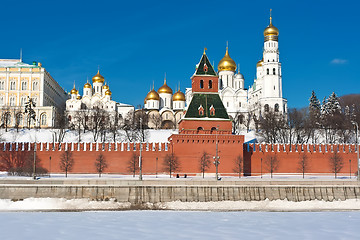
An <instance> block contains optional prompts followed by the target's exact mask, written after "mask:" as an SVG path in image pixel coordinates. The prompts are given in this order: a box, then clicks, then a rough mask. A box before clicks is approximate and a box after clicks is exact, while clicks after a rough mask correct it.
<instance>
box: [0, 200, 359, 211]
mask: <svg viewBox="0 0 360 240" xmlns="http://www.w3.org/2000/svg"><path fill="white" fill-rule="evenodd" d="M130 207H131V205H130V203H121V202H116V201H114V200H112V199H109V201H90V200H88V199H71V200H67V199H64V198H27V199H24V200H23V201H15V202H14V201H11V200H10V199H0V211H40V210H41V211H44V210H48V211H50V210H51V211H52V210H64V211H78V210H97V209H100V210H129V209H131V208H130ZM142 207H143V208H145V209H159V210H201V211H211V210H216V211H323V210H360V200H357V199H348V200H345V201H340V200H338V201H332V202H327V201H322V200H311V201H301V202H292V201H288V200H273V201H270V200H264V201H220V202H181V201H175V202H168V203H155V204H151V203H145V204H144V205H143V206H142Z"/></svg>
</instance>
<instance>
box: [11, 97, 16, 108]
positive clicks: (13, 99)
mask: <svg viewBox="0 0 360 240" xmlns="http://www.w3.org/2000/svg"><path fill="white" fill-rule="evenodd" d="M10 106H15V97H10Z"/></svg>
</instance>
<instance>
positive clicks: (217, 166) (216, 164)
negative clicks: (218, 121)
mask: <svg viewBox="0 0 360 240" xmlns="http://www.w3.org/2000/svg"><path fill="white" fill-rule="evenodd" d="M218 130H219V126H217V128H216V135H215V139H216V142H215V143H216V154H215V156H214V157H213V158H214V164H215V168H216V175H215V177H216V181H218V180H219V164H220V161H219V159H220V157H219V151H218V140H217V132H218Z"/></svg>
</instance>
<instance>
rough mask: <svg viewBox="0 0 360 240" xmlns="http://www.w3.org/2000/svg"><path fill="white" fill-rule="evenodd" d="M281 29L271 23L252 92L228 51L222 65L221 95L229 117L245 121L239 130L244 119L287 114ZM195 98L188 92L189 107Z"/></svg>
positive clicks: (219, 69) (266, 29) (187, 102)
mask: <svg viewBox="0 0 360 240" xmlns="http://www.w3.org/2000/svg"><path fill="white" fill-rule="evenodd" d="M278 36H279V30H278V29H277V28H276V27H275V26H274V25H273V24H272V17H271V16H270V24H269V25H268V26H267V27H266V28H265V30H264V49H263V58H262V60H260V61H259V62H258V63H257V64H256V79H254V83H253V84H252V86H251V87H250V88H249V89H245V88H244V84H245V83H244V82H245V79H244V76H243V75H242V74H241V73H240V70H239V69H238V72H237V73H236V69H237V66H236V63H235V61H234V60H233V59H232V58H231V57H230V55H229V51H228V48H226V52H225V56H224V57H223V58H222V59H221V61H220V62H219V64H218V75H219V85H220V87H219V94H220V97H221V99H222V101H223V104H224V106H225V107H226V110H227V112H228V114H229V115H230V116H231V117H232V118H233V119H234V118H241V119H240V120H239V121H238V123H239V127H240V128H242V127H244V126H241V125H242V124H243V123H244V120H245V119H244V117H247V116H251V115H253V114H254V115H255V116H256V117H259V116H261V114H262V113H264V112H268V111H270V110H272V111H274V112H279V113H283V114H285V115H286V113H287V100H286V99H284V98H283V96H282V74H281V63H280V59H279V43H278ZM191 98H192V92H191V88H187V89H186V104H187V105H188V104H189V103H190V101H191ZM248 113H251V115H249V114H248Z"/></svg>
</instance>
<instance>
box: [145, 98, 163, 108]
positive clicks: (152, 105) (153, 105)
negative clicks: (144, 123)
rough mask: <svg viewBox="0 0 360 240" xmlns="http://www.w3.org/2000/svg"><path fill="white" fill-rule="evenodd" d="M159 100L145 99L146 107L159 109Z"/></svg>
mask: <svg viewBox="0 0 360 240" xmlns="http://www.w3.org/2000/svg"><path fill="white" fill-rule="evenodd" d="M159 102H160V101H158V100H147V101H146V104H145V108H146V109H157V110H159V107H160V103H159Z"/></svg>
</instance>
